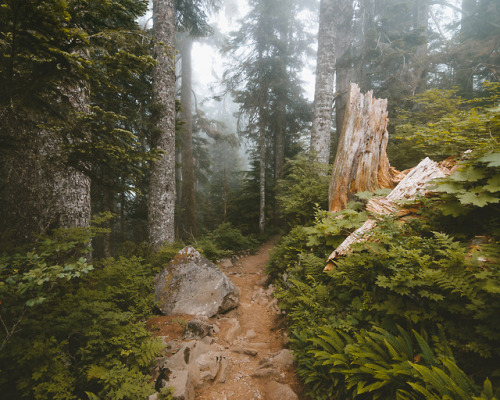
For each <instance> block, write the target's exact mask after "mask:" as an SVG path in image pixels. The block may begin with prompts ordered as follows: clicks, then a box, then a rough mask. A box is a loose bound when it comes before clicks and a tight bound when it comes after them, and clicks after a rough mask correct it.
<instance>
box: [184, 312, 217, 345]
mask: <svg viewBox="0 0 500 400" xmlns="http://www.w3.org/2000/svg"><path fill="white" fill-rule="evenodd" d="M212 330H213V325H212V324H210V322H209V320H208V318H207V317H205V318H203V317H202V316H199V317H197V318H194V319H192V320H190V321H188V323H187V324H186V327H185V328H184V337H185V338H186V339H203V338H204V337H205V336H209V335H211V334H212Z"/></svg>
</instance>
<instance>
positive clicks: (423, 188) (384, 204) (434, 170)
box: [324, 158, 452, 271]
mask: <svg viewBox="0 0 500 400" xmlns="http://www.w3.org/2000/svg"><path fill="white" fill-rule="evenodd" d="M451 172H452V169H451V168H449V162H443V163H441V164H440V163H437V162H435V161H432V160H431V159H429V158H425V159H424V160H422V161H421V162H420V164H418V165H417V166H416V167H414V168H413V169H412V170H410V172H409V173H408V174H407V175H406V176H405V177H404V178H403V179H402V180H401V182H399V184H398V185H397V186H396V187H395V188H394V189H393V190H392V191H391V193H389V195H388V196H387V197H377V198H374V199H372V200H370V201H369V202H368V204H367V206H366V208H367V210H368V211H370V212H371V213H372V214H374V215H375V216H381V217H382V216H384V215H388V214H395V213H396V212H398V209H399V207H398V205H397V201H400V200H412V199H415V198H416V197H417V196H423V195H425V193H427V192H428V191H429V188H428V186H429V182H430V181H431V180H433V179H437V178H444V177H445V176H447V175H449V174H450V173H451ZM376 224H377V219H376V218H372V219H368V220H367V221H366V222H365V223H364V224H363V226H361V227H360V228H358V229H357V230H356V231H354V232H353V233H352V234H351V235H349V236H348V237H347V238H346V239H345V240H344V241H343V242H342V244H341V245H340V246H339V247H337V248H336V249H335V251H333V253H332V254H331V255H330V257H328V264H327V266H326V267H325V269H324V270H325V271H330V270H332V269H333V268H334V264H333V262H334V261H335V259H337V258H338V257H339V256H344V255H346V254H347V253H348V252H349V251H350V247H351V245H352V244H353V243H359V242H363V241H365V240H368V239H369V237H370V234H369V232H370V231H371V230H372V229H373V228H374V227H375V225H376Z"/></svg>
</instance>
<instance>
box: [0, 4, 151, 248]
mask: <svg viewBox="0 0 500 400" xmlns="http://www.w3.org/2000/svg"><path fill="white" fill-rule="evenodd" d="M145 9H146V2H145V1H140V0H136V1H135V0H134V1H129V0H121V1H120V0H115V1H95V2H92V3H89V4H87V3H85V4H83V2H81V1H76V0H75V1H71V2H49V1H37V2H34V1H7V2H5V4H2V7H0V19H1V21H2V23H1V27H2V29H1V32H0V34H1V40H0V46H1V47H2V52H1V54H2V56H1V61H0V79H1V85H2V88H3V89H4V90H2V93H1V94H0V109H1V113H0V116H1V118H2V125H3V129H2V135H1V141H2V144H3V145H2V146H1V148H2V150H8V151H4V152H2V158H1V159H2V165H1V168H2V172H3V173H2V176H3V177H4V178H3V185H2V189H1V195H0V197H1V201H2V207H1V209H2V212H1V214H2V220H3V222H4V224H3V226H4V227H6V228H10V229H11V231H12V233H13V234H14V236H17V238H18V239H20V240H30V239H31V238H32V237H33V236H34V235H37V234H38V233H41V232H44V231H46V230H47V229H51V228H54V227H65V226H86V225H88V224H89V221H90V181H89V176H91V170H92V168H93V165H95V163H96V162H98V161H96V160H94V159H93V158H92V157H88V156H87V157H85V156H83V154H84V153H85V152H84V151H81V149H82V148H84V147H85V146H87V145H88V144H89V143H94V144H95V146H96V147H101V148H102V147H103V141H102V140H106V139H109V138H111V137H113V136H114V135H115V133H116V132H111V131H110V130H106V131H105V132H104V134H103V136H101V137H100V139H101V141H100V142H99V144H97V143H96V136H95V129H93V128H95V126H96V123H90V122H89V121H94V122H95V121H98V116H97V113H96V112H95V107H94V106H95V104H96V103H95V101H96V100H95V99H96V97H95V95H94V93H95V92H97V91H98V87H99V85H103V86H105V84H104V82H105V80H106V76H105V73H103V72H102V68H101V66H102V64H101V62H100V60H102V59H103V54H108V53H107V49H106V47H105V46H104V44H103V42H104V40H103V38H104V37H107V43H117V42H118V41H119V40H120V39H122V38H123V37H124V36H125V33H124V31H123V28H125V29H126V30H130V29H131V30H133V29H136V27H137V24H136V22H135V18H137V16H139V15H141V14H142V13H143V12H144V11H145ZM109 15H113V18H109ZM120 29H122V30H121V31H120ZM129 32H130V31H129ZM130 33H131V32H130ZM117 57H119V55H115V59H116V58H117ZM111 59H113V57H108V60H111ZM101 87H102V86H101ZM82 121H87V122H88V123H85V124H82ZM114 127H115V128H116V127H117V124H115V125H114Z"/></svg>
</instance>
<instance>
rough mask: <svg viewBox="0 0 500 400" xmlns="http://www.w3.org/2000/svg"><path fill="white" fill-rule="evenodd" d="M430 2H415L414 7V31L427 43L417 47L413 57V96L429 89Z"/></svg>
mask: <svg viewBox="0 0 500 400" xmlns="http://www.w3.org/2000/svg"><path fill="white" fill-rule="evenodd" d="M429 10H430V2H429V0H415V4H414V6H413V30H415V31H420V33H421V35H422V36H424V38H425V41H424V42H423V43H422V44H421V45H420V46H418V47H417V49H416V50H415V53H414V55H413V62H412V64H413V66H412V68H411V81H412V88H411V89H412V95H415V94H417V93H422V92H424V91H425V89H426V87H427V82H426V79H425V78H426V76H427V71H428V69H429V66H428V64H429V61H428V54H427V51H428V48H427V47H428V36H429Z"/></svg>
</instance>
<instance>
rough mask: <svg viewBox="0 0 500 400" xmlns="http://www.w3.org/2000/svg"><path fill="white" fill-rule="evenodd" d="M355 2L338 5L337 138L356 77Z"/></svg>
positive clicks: (339, 2) (336, 26) (336, 64)
mask: <svg viewBox="0 0 500 400" xmlns="http://www.w3.org/2000/svg"><path fill="white" fill-rule="evenodd" d="M353 13H354V9H353V2H352V1H351V0H338V1H337V7H336V12H335V15H336V19H335V29H336V31H337V33H336V35H335V36H336V39H337V45H336V46H337V47H336V56H337V57H336V62H335V83H336V88H335V91H336V93H337V96H336V97H335V125H336V130H337V138H340V135H341V133H342V127H343V125H344V115H345V109H346V105H347V98H348V96H349V87H350V83H351V82H356V79H354V68H353V64H352V44H351V43H352V18H353Z"/></svg>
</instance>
